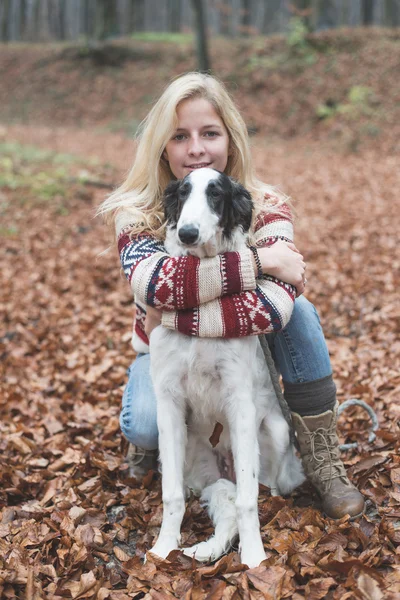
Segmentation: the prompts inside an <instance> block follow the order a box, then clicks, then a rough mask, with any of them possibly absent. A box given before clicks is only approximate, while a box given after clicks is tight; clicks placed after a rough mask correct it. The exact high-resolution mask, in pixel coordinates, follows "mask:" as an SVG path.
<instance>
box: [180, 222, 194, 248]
mask: <svg viewBox="0 0 400 600" xmlns="http://www.w3.org/2000/svg"><path fill="white" fill-rule="evenodd" d="M178 236H179V239H180V240H181V242H182V244H188V245H191V244H195V243H196V242H197V240H198V239H199V228H198V227H196V226H195V225H183V226H182V227H181V228H180V229H179V231H178Z"/></svg>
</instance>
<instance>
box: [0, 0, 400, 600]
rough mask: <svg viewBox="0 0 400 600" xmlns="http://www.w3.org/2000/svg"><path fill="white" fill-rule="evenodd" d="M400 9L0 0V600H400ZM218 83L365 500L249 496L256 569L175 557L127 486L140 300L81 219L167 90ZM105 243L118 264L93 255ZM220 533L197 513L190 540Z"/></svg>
mask: <svg viewBox="0 0 400 600" xmlns="http://www.w3.org/2000/svg"><path fill="white" fill-rule="evenodd" d="M399 13H400V0H292V1H289V0H207V1H206V0H190V1H189V0H116V1H110V0H1V1H0V40H1V43H0V72H1V85H0V260H1V269H0V597H1V598H2V599H3V598H4V599H10V600H11V599H14V598H24V599H27V600H42V599H44V598H51V599H52V600H61V599H62V598H76V599H78V598H89V599H93V600H94V599H97V600H128V599H132V598H133V599H137V600H139V599H141V598H144V599H145V600H151V599H153V600H154V599H155V600H167V599H169V598H179V599H182V598H185V600H201V599H204V600H205V599H208V600H238V599H241V598H243V599H245V600H259V599H261V598H268V599H271V598H293V599H294V600H300V599H301V598H312V599H314V600H318V599H322V598H327V599H328V600H342V599H346V598H348V599H353V598H355V599H357V600H363V599H374V600H381V599H384V600H398V598H399V589H400V567H399V556H400V431H399V423H400V375H399V373H400V341H399V340H400V312H399V299H398V290H399V289H400V245H399V243H398V235H399V231H400V211H399V200H398V190H399V189H400V170H399V151H400V126H399V123H400V105H399V99H400V77H399V73H400V29H399ZM196 69H203V70H206V69H211V72H212V73H214V74H216V75H217V76H218V77H220V78H221V79H222V80H223V81H224V82H225V83H226V85H227V87H228V89H229V91H230V92H231V94H232V95H233V97H234V99H235V101H236V103H237V104H238V106H239V109H240V110H241V112H242V114H243V116H244V119H245V121H246V123H247V126H248V130H249V133H250V135H251V144H252V151H253V156H254V162H255V166H256V169H257V172H258V174H259V176H260V177H261V178H262V179H263V180H265V181H266V182H268V183H270V184H273V185H278V186H279V187H280V188H281V189H282V190H283V191H285V192H286V193H288V194H290V195H291V197H292V198H293V202H294V206H295V210H296V212H297V217H296V223H295V229H296V244H297V245H298V247H299V248H300V249H301V251H302V252H303V254H304V255H305V258H306V261H307V278H308V283H307V293H306V295H307V297H308V298H309V299H310V300H311V301H312V302H314V304H315V305H316V307H317V309H318V311H319V314H320V317H321V322H322V325H323V329H324V333H325V335H326V338H327V343H328V347H329V351H330V355H331V360H332V366H333V370H334V378H335V382H336V385H337V393H338V399H339V401H340V402H343V401H344V400H347V399H349V398H359V399H362V400H363V401H364V402H366V403H367V404H369V405H370V406H371V407H372V408H373V409H374V410H375V411H376V414H377V417H378V419H379V429H378V431H377V432H376V439H375V441H373V442H369V441H368V434H369V428H370V421H369V418H368V415H367V413H366V412H365V411H363V410H362V409H361V408H359V407H357V406H356V407H353V408H351V409H349V410H347V411H346V412H345V413H344V414H343V415H342V416H341V417H340V421H339V433H340V437H341V440H342V441H343V442H354V443H355V444H356V447H355V448H353V449H350V450H348V451H346V452H344V453H343V459H344V462H345V464H346V467H347V469H348V472H349V475H350V477H351V478H352V479H353V480H354V481H355V483H356V484H357V485H358V486H359V488H360V490H361V491H362V492H363V494H364V495H365V497H366V499H367V509H366V513H365V515H364V516H363V517H362V518H360V519H358V520H356V521H354V522H351V521H349V520H348V519H346V518H344V519H342V520H341V521H339V522H334V521H332V520H330V519H326V518H325V517H324V516H323V515H322V514H321V512H320V511H319V504H318V498H317V497H316V495H315V493H314V492H313V490H312V489H311V488H310V487H309V486H307V485H305V486H303V487H302V488H300V489H299V490H297V491H296V493H295V494H293V495H292V496H291V497H290V498H279V497H275V498H272V497H271V496H270V492H269V490H268V489H266V488H263V489H262V490H261V492H260V504H259V508H260V521H261V527H262V536H263V541H264V545H265V549H266V552H267V560H266V561H265V564H263V565H262V566H260V567H259V568H257V569H253V570H251V571H247V572H246V571H245V568H244V567H243V565H240V564H239V563H238V556H237V554H235V552H231V553H230V554H229V555H228V556H227V557H224V558H223V559H222V560H220V561H219V562H218V563H217V564H216V565H215V566H199V565H196V564H192V562H191V561H189V560H186V559H184V558H183V557H182V556H181V555H180V554H179V553H176V554H175V555H174V556H173V557H172V558H171V561H169V562H167V561H165V562H163V563H161V564H155V563H154V562H152V561H151V560H149V561H148V562H147V564H146V565H143V564H142V562H141V559H142V557H143V556H144V553H145V551H146V549H147V548H149V547H151V545H152V543H153V539H154V538H155V536H157V534H158V528H159V526H160V522H161V514H162V507H161V491H160V479H159V475H158V474H157V473H152V472H151V473H150V474H149V476H148V477H147V478H146V479H145V481H144V482H143V483H140V482H137V481H136V480H134V479H133V478H132V477H130V475H129V468H128V464H127V462H126V460H125V454H126V442H125V441H124V440H123V439H122V437H121V433H120V429H119V422H118V417H119V412H120V404H121V397H122V392H123V389H124V385H125V381H126V369H127V367H128V366H129V364H130V363H131V362H132V360H133V359H134V353H133V350H132V348H131V346H130V337H131V328H132V319H133V307H132V298H131V292H130V290H129V287H128V285H127V283H126V281H125V280H124V279H123V277H122V276H121V273H120V266H119V259H118V255H117V252H116V249H115V245H114V240H113V235H112V232H111V231H109V230H108V229H107V227H105V226H104V224H103V223H102V222H101V221H100V220H99V219H95V218H94V214H95V210H96V207H97V206H98V205H99V204H100V203H101V201H102V200H103V199H104V197H105V195H106V194H108V193H109V192H110V191H111V190H112V189H114V188H115V187H116V186H117V185H118V184H119V183H120V182H122V181H123V179H124V177H125V175H126V173H127V171H128V169H129V168H130V165H131V164H132V160H133V157H134V152H135V143H134V141H133V138H134V135H135V133H136V132H137V130H138V126H139V123H140V122H141V120H142V119H143V118H144V117H145V115H146V114H147V113H148V111H149V109H150V108H151V106H152V104H153V103H154V101H155V100H156V99H157V97H158V96H159V94H160V93H161V91H162V90H163V89H164V87H165V86H166V85H167V84H168V82H169V81H170V80H171V79H172V78H173V77H175V76H177V75H179V74H181V73H184V72H187V71H190V70H196ZM108 247H110V248H111V249H110V250H109V251H108V253H104V251H105V250H106V249H107V248H108ZM210 533H211V524H210V522H209V521H208V519H207V517H206V515H205V513H204V511H203V510H202V508H201V506H200V505H199V502H198V500H197V499H195V498H193V497H192V498H190V501H189V503H188V510H187V512H186V515H185V519H184V524H183V539H182V541H183V544H187V545H189V544H193V543H195V542H196V541H200V540H202V539H205V538H206V537H208V536H209V535H210Z"/></svg>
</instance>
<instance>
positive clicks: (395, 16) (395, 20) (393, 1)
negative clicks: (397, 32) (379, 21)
mask: <svg viewBox="0 0 400 600" xmlns="http://www.w3.org/2000/svg"><path fill="white" fill-rule="evenodd" d="M384 8H385V12H384V22H385V25H386V26H388V27H398V26H399V25H400V2H399V0H385V4H384Z"/></svg>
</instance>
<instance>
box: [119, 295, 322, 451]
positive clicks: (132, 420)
mask: <svg viewBox="0 0 400 600" xmlns="http://www.w3.org/2000/svg"><path fill="white" fill-rule="evenodd" d="M267 338H268V343H269V345H270V348H271V351H272V355H273V357H274V360H275V363H276V366H277V369H278V370H279V372H280V373H281V375H282V378H283V382H284V383H285V382H288V383H305V382H310V381H315V380H317V379H322V378H323V377H327V376H328V375H331V374H332V368H331V363H330V360H329V354H328V349H327V346H326V342H325V338H324V334H323V331H322V328H321V324H320V321H319V317H318V313H317V311H316V309H315V307H314V306H313V304H311V302H309V301H308V300H307V299H306V298H304V296H300V297H299V298H297V299H296V301H295V305H294V310H293V314H292V317H291V319H290V321H289V323H288V324H287V326H286V327H285V329H283V330H282V331H280V332H278V333H273V334H269V335H268V336H267ZM120 424H121V430H122V433H123V434H124V436H125V437H126V438H127V440H128V441H129V442H131V443H133V444H136V445H137V446H140V447H141V448H145V449H146V450H153V449H155V448H157V447H158V430H157V404H156V398H155V395H154V390H153V384H152V381H151V377H150V355H149V354H138V356H137V357H136V360H135V361H134V362H133V363H132V364H131V366H130V367H129V369H128V383H127V385H126V387H125V390H124V394H123V398H122V412H121V416H120Z"/></svg>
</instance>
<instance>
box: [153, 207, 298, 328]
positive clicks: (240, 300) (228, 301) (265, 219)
mask: <svg viewBox="0 0 400 600" xmlns="http://www.w3.org/2000/svg"><path fill="white" fill-rule="evenodd" d="M293 237H294V236H293V220H292V214H291V211H290V207H289V206H288V205H287V204H283V205H281V207H280V211H279V212H268V210H265V211H262V212H260V213H259V214H258V215H257V217H256V220H255V227H254V238H255V243H256V245H257V246H259V247H266V246H270V245H272V244H274V243H275V242H276V241H277V240H284V241H287V242H292V241H293ZM295 297H296V290H295V288H294V287H293V286H291V285H289V284H287V283H284V282H283V281H280V280H279V279H276V278H275V277H271V276H269V275H264V276H263V277H262V278H261V279H258V280H257V287H256V289H255V290H251V291H243V292H241V293H240V292H239V293H233V294H231V295H229V296H224V297H221V298H219V299H215V300H213V301H210V302H208V303H207V304H201V305H197V306H196V307H194V308H193V309H192V310H184V311H172V312H168V313H165V312H164V313H163V316H162V324H163V325H164V326H165V327H168V328H170V329H177V330H178V331H180V332H181V333H184V334H186V335H192V336H198V337H223V338H232V337H243V336H248V335H261V334H264V333H271V332H276V331H280V330H281V329H283V328H284V327H285V326H286V325H287V323H288V322H289V319H290V317H291V314H292V311H293V306H294V300H295Z"/></svg>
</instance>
